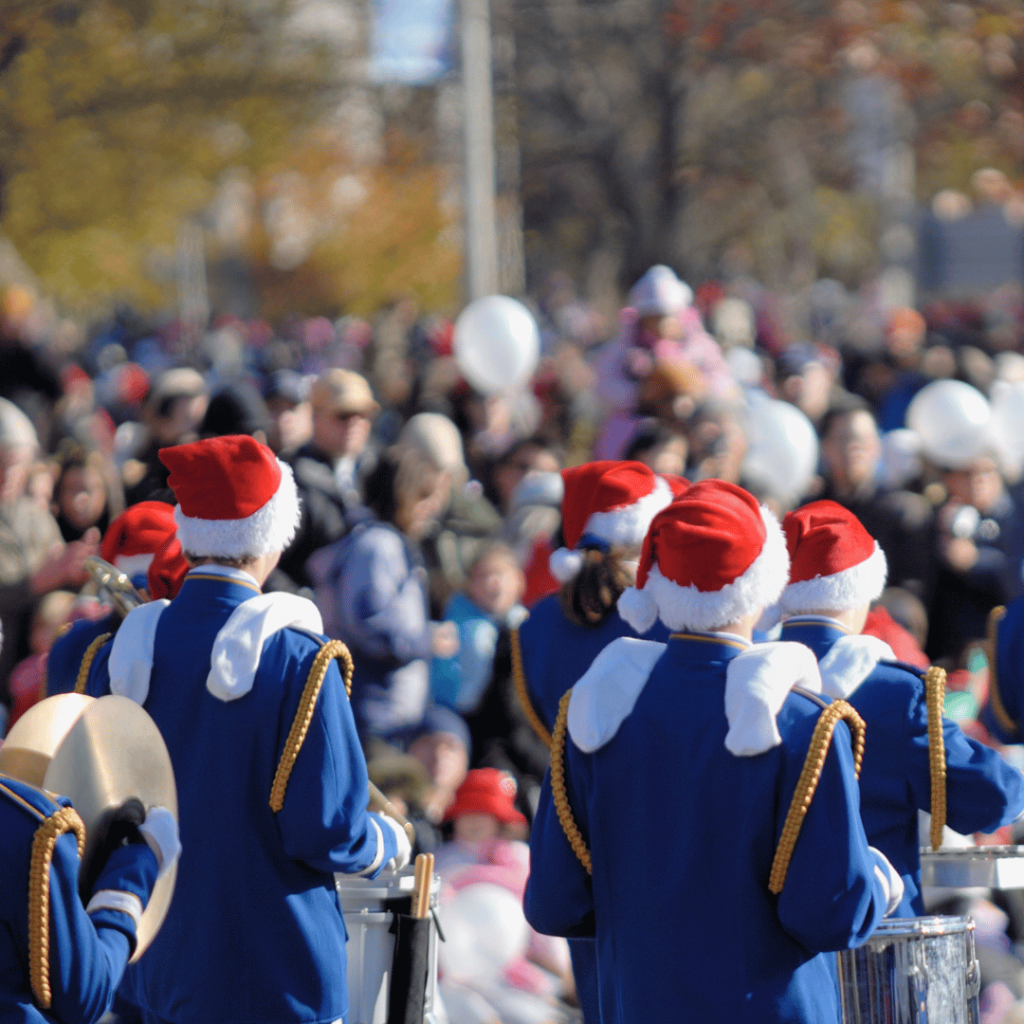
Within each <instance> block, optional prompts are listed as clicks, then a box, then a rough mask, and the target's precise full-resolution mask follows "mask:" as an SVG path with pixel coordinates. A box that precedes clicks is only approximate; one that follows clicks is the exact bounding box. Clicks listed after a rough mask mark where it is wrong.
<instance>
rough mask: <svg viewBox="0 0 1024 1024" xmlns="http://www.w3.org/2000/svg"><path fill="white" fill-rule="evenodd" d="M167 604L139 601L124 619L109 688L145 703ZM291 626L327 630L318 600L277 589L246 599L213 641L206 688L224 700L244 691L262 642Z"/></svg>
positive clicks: (253, 674) (112, 660)
mask: <svg viewBox="0 0 1024 1024" xmlns="http://www.w3.org/2000/svg"><path fill="white" fill-rule="evenodd" d="M168 604H170V602H169V601H150V602H149V603H148V604H143V605H139V607H138V608H133V609H132V611H131V612H129V613H128V615H127V616H126V617H125V620H124V622H122V623H121V626H120V628H119V629H118V631H117V634H116V635H115V637H114V643H113V647H112V649H111V652H110V661H109V663H108V666H109V672H110V691H111V693H116V694H117V695H118V696H121V697H128V698H129V699H130V700H133V701H135V702H136V703H137V704H145V702H146V698H147V697H148V696H149V680H150V676H151V674H152V671H153V646H154V643H155V641H156V629H157V624H158V622H159V621H160V616H161V614H162V613H163V610H164V608H166V607H167V605H168ZM288 628H293V629H300V630H302V631H303V632H307V633H312V634H321V633H323V621H322V620H321V618H320V612H319V611H318V610H317V607H316V605H315V604H313V602H312V601H310V600H309V599H308V598H305V597H299V596H298V595H297V594H283V593H276V592H275V593H271V594H260V595H259V596H258V597H253V598H250V599H249V600H248V601H243V602H242V603H241V604H240V605H239V606H238V607H237V608H235V610H234V611H233V612H232V613H231V616H230V617H229V618H228V620H227V622H225V623H224V625H223V626H221V628H220V630H219V631H218V633H217V636H216V638H215V640H214V642H213V650H212V651H211V653H210V671H209V674H208V675H207V677H206V688H207V690H209V692H210V693H211V694H212V695H213V696H214V697H216V698H217V699H218V700H222V701H231V700H237V699H238V698H239V697H243V696H245V694H247V693H248V692H249V691H250V690H251V689H252V686H253V683H254V681H255V679H256V672H257V670H258V669H259V665H260V655H261V654H262V651H263V645H264V644H265V643H266V642H267V640H268V639H269V638H270V637H271V636H272V635H273V634H274V633H278V632H280V631H281V630H282V629H288ZM317 639H319V637H318V636H317Z"/></svg>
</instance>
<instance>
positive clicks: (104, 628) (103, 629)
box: [46, 612, 121, 697]
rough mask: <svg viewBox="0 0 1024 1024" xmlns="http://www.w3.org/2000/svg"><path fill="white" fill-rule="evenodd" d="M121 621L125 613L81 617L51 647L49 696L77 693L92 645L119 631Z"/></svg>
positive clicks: (48, 680) (47, 678)
mask: <svg viewBox="0 0 1024 1024" xmlns="http://www.w3.org/2000/svg"><path fill="white" fill-rule="evenodd" d="M120 623H121V616H120V615H118V614H117V613H116V612H111V613H110V614H109V615H106V616H104V617H103V618H102V619H99V620H93V619H79V620H78V621H77V622H74V623H72V624H71V628H70V629H69V630H68V631H67V632H66V633H65V634H64V635H63V636H59V637H58V638H57V639H56V640H55V641H54V642H53V646H52V647H51V648H50V654H49V656H48V657H47V659H46V696H47V697H52V696H53V695H54V694H57V693H74V691H75V686H76V684H77V682H78V670H79V668H81V665H82V659H83V658H84V657H85V652H86V651H87V650H88V649H89V645H90V644H91V643H92V642H93V641H94V640H95V639H96V638H97V637H99V636H102V635H103V634H104V633H115V632H117V627H118V626H119V625H120Z"/></svg>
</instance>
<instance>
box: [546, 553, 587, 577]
mask: <svg viewBox="0 0 1024 1024" xmlns="http://www.w3.org/2000/svg"><path fill="white" fill-rule="evenodd" d="M548 568H549V569H550V570H551V575H552V576H554V577H555V579H556V580H558V582H559V583H568V582H569V580H574V579H575V578H576V577H577V576H579V574H580V569H582V568H583V554H582V553H581V552H579V551H570V550H569V549H568V548H557V549H556V550H555V551H552V552H551V557H550V558H549V559H548Z"/></svg>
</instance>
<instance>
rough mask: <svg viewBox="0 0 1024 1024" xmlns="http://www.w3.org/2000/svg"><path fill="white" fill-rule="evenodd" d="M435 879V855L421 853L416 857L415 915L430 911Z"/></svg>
mask: <svg viewBox="0 0 1024 1024" xmlns="http://www.w3.org/2000/svg"><path fill="white" fill-rule="evenodd" d="M433 880H434V855H433V854H432V853H421V854H420V855H419V856H418V857H417V858H416V888H415V890H414V894H413V912H412V916H413V917H426V916H427V915H428V914H429V913H430V886H431V883H432V882H433Z"/></svg>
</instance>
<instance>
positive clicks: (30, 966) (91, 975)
mask: <svg viewBox="0 0 1024 1024" xmlns="http://www.w3.org/2000/svg"><path fill="white" fill-rule="evenodd" d="M84 842H85V832H84V827H83V825H82V821H81V819H80V818H79V817H78V815H77V814H76V813H75V811H74V810H73V809H72V808H71V806H70V803H69V801H67V800H66V799H64V798H63V797H60V796H56V795H54V794H52V793H45V792H43V791H42V790H40V789H37V788H36V787H35V786H30V785H29V784H28V783H26V782H22V781H20V780H18V779H14V778H11V777H10V776H8V775H2V774H0V848H2V851H3V884H2V885H0V922H2V923H3V925H4V927H2V928H0V1020H2V1021H4V1024H43V1022H46V1021H53V1020H57V1021H62V1022H69V1024H71V1022H74V1024H96V1022H97V1021H99V1020H100V1018H101V1017H102V1016H103V1015H104V1014H105V1013H106V1012H107V1010H108V1009H109V1008H110V1005H111V1002H112V1000H113V998H114V994H115V991H116V989H117V985H118V982H119V981H120V979H121V975H122V973H123V971H124V968H125V964H127V962H128V958H129V957H130V956H131V955H132V953H133V952H134V950H135V936H136V928H137V926H138V923H139V919H140V917H141V915H142V911H143V910H144V909H145V906H146V904H147V903H148V902H149V896H150V893H151V892H152V890H153V885H154V883H155V882H156V877H157V868H158V864H157V859H156V856H155V855H154V853H153V851H152V850H151V849H150V848H149V847H148V846H147V845H145V844H142V843H132V844H129V845H127V846H122V847H119V848H117V849H115V850H114V851H113V852H112V853H111V855H110V856H109V857H108V858H107V860H106V863H105V864H104V865H103V867H102V868H101V869H100V871H99V874H98V875H97V878H96V881H95V883H94V885H93V891H92V893H91V894H89V899H88V902H87V904H86V905H85V906H83V904H82V900H81V898H80V897H79V893H78V875H79V867H80V860H79V856H80V852H81V847H82V845H84Z"/></svg>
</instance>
